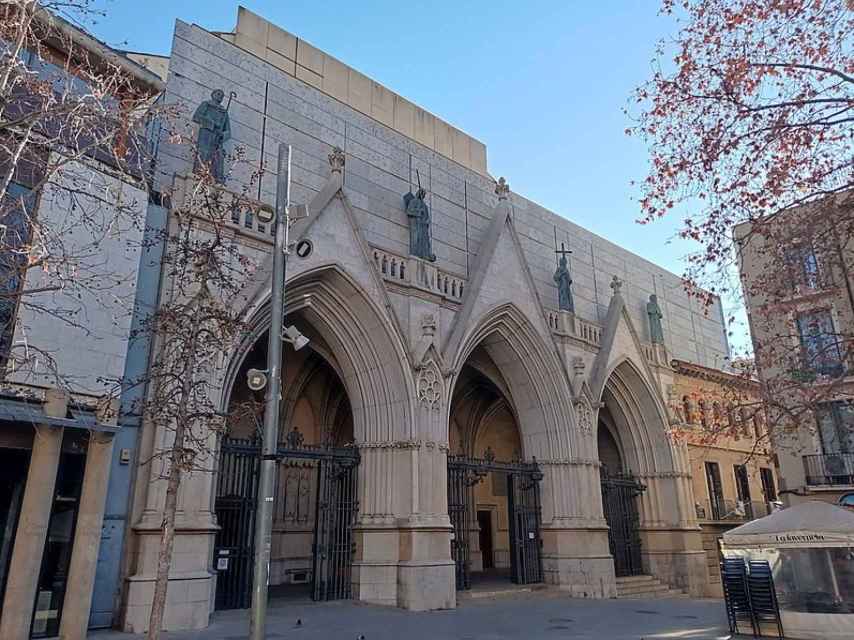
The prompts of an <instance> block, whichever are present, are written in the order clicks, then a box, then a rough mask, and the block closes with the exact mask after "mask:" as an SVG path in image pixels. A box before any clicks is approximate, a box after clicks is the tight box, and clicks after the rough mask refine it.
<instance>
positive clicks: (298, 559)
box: [214, 328, 359, 609]
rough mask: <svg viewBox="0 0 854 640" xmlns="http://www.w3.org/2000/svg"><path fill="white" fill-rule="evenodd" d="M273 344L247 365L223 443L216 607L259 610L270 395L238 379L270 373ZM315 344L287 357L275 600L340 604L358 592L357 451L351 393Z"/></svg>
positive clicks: (257, 349)
mask: <svg viewBox="0 0 854 640" xmlns="http://www.w3.org/2000/svg"><path fill="white" fill-rule="evenodd" d="M306 331H309V329H308V328H306ZM266 344H267V339H266V334H263V335H261V336H260V337H259V338H258V339H257V340H256V342H255V344H254V345H253V346H252V348H251V349H250V350H249V352H248V353H247V355H246V357H245V358H244V361H243V363H242V364H241V366H240V370H239V371H238V373H237V376H236V378H235V379H236V381H237V383H236V384H235V385H234V387H233V389H232V391H231V396H230V400H229V404H228V416H229V419H228V428H227V432H226V434H225V435H224V437H223V438H222V442H221V444H220V454H219V471H218V474H217V481H216V495H215V502H214V508H215V511H216V516H217V522H218V524H219V530H218V532H217V535H216V542H215V548H214V568H215V569H216V570H217V572H218V576H217V585H216V608H217V609H239V608H246V607H248V606H249V605H250V604H251V583H252V563H253V556H254V546H253V543H254V530H255V510H256V499H257V489H258V470H259V464H260V460H261V446H260V445H261V441H260V432H261V424H262V418H263V411H264V403H263V393H264V392H263V391H262V392H253V391H250V390H249V389H248V388H247V387H246V385H245V384H240V382H241V381H243V380H245V379H246V371H247V370H248V369H250V368H259V369H261V368H264V366H265V364H266V361H267V355H266V348H265V346H266ZM312 344H313V346H312V347H311V348H309V349H305V350H303V351H299V352H296V351H294V350H293V349H292V348H290V347H288V348H287V349H286V352H285V356H284V366H283V384H282V388H283V389H284V390H286V393H285V394H284V397H283V399H282V416H283V419H282V423H281V424H282V428H280V433H279V443H278V448H277V463H278V466H277V479H276V492H275V497H274V505H273V530H272V543H273V544H272V550H271V560H270V593H271V596H273V597H276V596H277V595H279V596H287V595H300V594H302V595H309V596H310V597H311V598H312V599H314V600H334V599H342V598H349V597H351V594H352V564H353V547H354V544H353V543H354V536H353V526H354V524H355V522H356V515H357V505H358V493H357V470H358V464H359V454H358V449H357V448H355V447H354V446H353V415H352V410H351V408H350V402H349V399H348V397H347V393H346V391H345V389H344V386H343V384H342V382H341V380H340V378H339V376H338V373H337V372H336V368H335V366H334V365H333V364H331V363H330V362H329V361H328V360H327V359H326V358H325V357H324V356H323V355H321V354H323V353H326V354H328V353H329V352H328V350H327V349H326V348H325V345H324V343H323V341H322V339H321V338H320V337H319V336H317V335H312ZM285 425H287V426H285Z"/></svg>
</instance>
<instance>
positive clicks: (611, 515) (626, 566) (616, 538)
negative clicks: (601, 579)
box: [602, 467, 646, 578]
mask: <svg viewBox="0 0 854 640" xmlns="http://www.w3.org/2000/svg"><path fill="white" fill-rule="evenodd" d="M645 489H646V487H645V486H644V485H642V484H641V483H640V482H639V481H638V480H637V479H636V478H635V477H633V476H632V475H629V474H614V475H609V474H608V472H607V471H606V470H605V468H604V467H603V472H602V507H603V511H604V512H605V521H606V522H607V523H608V546H609V547H610V549H611V555H612V556H613V557H614V573H615V574H616V576H617V577H618V578H621V577H624V576H637V575H642V574H643V563H642V561H641V538H640V517H639V514H638V505H637V498H638V496H640V495H641V494H642V493H643V492H644V490H645Z"/></svg>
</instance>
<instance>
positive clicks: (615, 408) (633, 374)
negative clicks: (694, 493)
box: [601, 358, 676, 475]
mask: <svg viewBox="0 0 854 640" xmlns="http://www.w3.org/2000/svg"><path fill="white" fill-rule="evenodd" d="M601 400H602V403H603V404H604V406H605V407H607V408H608V412H609V414H610V416H611V418H612V420H613V425H612V427H613V429H614V431H615V433H614V436H615V437H616V438H617V439H618V441H619V442H620V443H621V445H622V447H623V449H624V455H625V463H626V465H627V466H628V468H629V470H630V471H632V472H634V473H636V474H639V475H647V474H653V473H656V472H661V471H674V470H675V469H676V460H675V459H674V455H673V448H672V446H671V443H670V438H669V437H668V435H667V432H666V418H665V414H664V412H663V409H662V407H661V406H660V405H661V403H660V402H659V401H658V399H657V397H656V393H655V391H654V390H653V389H652V388H651V387H650V385H649V383H648V382H647V381H646V379H645V377H644V375H643V374H642V373H641V371H639V370H638V368H637V366H636V365H635V364H634V363H633V362H632V361H631V360H630V359H628V358H623V359H621V360H620V361H618V363H617V364H616V365H615V366H614V367H613V368H612V370H611V373H610V374H609V375H608V377H607V378H606V383H605V386H604V388H603V390H602V398H601Z"/></svg>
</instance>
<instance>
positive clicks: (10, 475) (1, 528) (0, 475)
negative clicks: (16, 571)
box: [0, 448, 30, 603]
mask: <svg viewBox="0 0 854 640" xmlns="http://www.w3.org/2000/svg"><path fill="white" fill-rule="evenodd" d="M29 464H30V452H29V451H28V450H25V449H5V448H0V603H2V602H3V595H4V594H5V592H6V578H7V577H8V571H9V562H10V561H11V560H12V547H13V545H14V544H15V531H16V530H17V528H18V515H19V514H20V511H21V501H22V500H23V498H24V487H25V485H26V484H27V469H28V467H29Z"/></svg>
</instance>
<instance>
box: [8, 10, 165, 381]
mask: <svg viewBox="0 0 854 640" xmlns="http://www.w3.org/2000/svg"><path fill="white" fill-rule="evenodd" d="M60 14H62V15H65V16H67V17H68V20H66V19H63V18H61V17H60ZM95 15H96V14H95V12H94V11H93V9H92V7H91V5H90V1H89V0H62V1H46V2H44V1H43V2H37V1H36V0H11V1H8V0H7V1H3V2H0V370H3V369H4V368H5V367H6V366H7V365H8V366H9V367H10V368H12V369H14V370H15V371H16V372H17V379H18V380H21V379H26V378H27V377H28V376H37V375H41V377H42V378H43V379H52V380H51V382H52V383H53V384H55V385H57V386H66V385H67V383H68V381H67V380H64V379H63V376H64V372H63V371H61V370H60V368H59V367H57V366H56V363H55V362H54V357H53V355H54V354H51V353H48V352H44V351H43V350H41V349H40V346H39V344H38V341H35V342H32V341H30V340H29V339H24V340H21V341H19V343H18V344H12V332H13V328H14V327H13V325H14V323H15V321H16V319H17V321H18V327H17V328H18V334H19V335H26V333H25V330H26V328H27V327H26V324H27V319H31V318H34V317H37V316H39V317H42V318H43V317H45V316H49V317H50V318H51V320H52V321H53V320H55V321H56V322H57V323H59V325H58V329H57V330H62V327H73V328H74V329H75V330H76V331H78V332H81V333H86V332H88V328H87V322H86V319H85V316H86V315H87V314H86V307H87V306H89V305H96V304H97V305H101V306H104V307H108V308H109V309H110V313H114V314H120V313H125V312H127V311H129V310H130V309H131V308H132V298H131V299H130V300H128V299H127V298H128V296H129V295H130V294H131V293H132V291H130V288H129V287H128V286H126V285H127V284H128V283H127V280H128V277H129V276H128V273H127V272H124V273H120V270H119V269H117V265H116V264H115V263H112V264H111V263H110V262H109V261H108V260H106V259H105V256H104V247H105V245H107V244H109V243H111V242H113V243H116V242H118V243H125V245H127V244H128V243H131V242H136V243H137V244H138V243H139V242H140V240H139V239H138V238H140V237H141V233H140V230H141V229H142V227H143V226H144V224H145V212H146V206H147V200H148V195H147V191H148V186H149V185H148V180H147V178H148V175H149V170H150V168H151V162H152V155H151V147H150V139H149V138H148V137H147V133H149V132H150V128H151V125H152V124H153V123H155V122H157V121H158V116H159V115H161V114H160V113H159V112H160V111H161V107H160V104H159V103H158V102H157V92H158V90H159V88H158V86H157V84H158V83H157V82H156V80H155V79H154V77H153V76H151V75H148V74H146V72H145V71H144V70H142V68H141V67H136V66H135V65H134V64H133V63H132V62H131V61H129V60H128V59H126V58H124V57H122V56H120V55H118V54H116V53H115V52H114V51H112V50H110V49H109V48H108V47H106V46H105V45H103V44H101V43H100V42H98V41H97V40H95V39H94V38H92V37H91V36H89V35H88V34H87V33H86V31H85V29H84V28H82V27H77V26H75V25H74V24H72V21H74V22H79V23H81V24H83V23H86V22H87V21H89V20H91V19H92V18H93V17H94V16H95ZM132 272H133V271H132V270H131V273H132ZM128 302H130V303H131V304H128ZM122 309H124V310H125V311H122Z"/></svg>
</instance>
